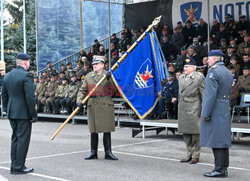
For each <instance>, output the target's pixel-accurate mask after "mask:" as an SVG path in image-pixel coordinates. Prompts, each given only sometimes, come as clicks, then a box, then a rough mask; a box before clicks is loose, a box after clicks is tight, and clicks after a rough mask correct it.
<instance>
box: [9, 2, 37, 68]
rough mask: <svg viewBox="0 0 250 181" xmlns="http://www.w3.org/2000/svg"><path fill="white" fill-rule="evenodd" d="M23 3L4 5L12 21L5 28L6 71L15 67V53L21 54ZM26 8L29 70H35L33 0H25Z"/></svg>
mask: <svg viewBox="0 0 250 181" xmlns="http://www.w3.org/2000/svg"><path fill="white" fill-rule="evenodd" d="M22 7H23V1H20V0H14V1H13V4H6V5H5V8H7V9H8V11H9V13H10V15H11V17H12V20H11V22H10V24H9V25H8V26H6V28H5V50H7V51H6V52H5V62H6V71H10V70H11V69H13V68H14V67H15V57H16V55H17V53H19V52H23V51H24V50H23V8H22ZM25 8H26V12H25V13H26V14H25V15H26V48H27V50H26V51H27V54H29V55H30V56H31V68H36V61H35V58H36V24H35V0H25Z"/></svg>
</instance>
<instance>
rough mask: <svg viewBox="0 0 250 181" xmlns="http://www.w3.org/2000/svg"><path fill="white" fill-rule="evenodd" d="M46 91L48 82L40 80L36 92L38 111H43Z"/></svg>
mask: <svg viewBox="0 0 250 181" xmlns="http://www.w3.org/2000/svg"><path fill="white" fill-rule="evenodd" d="M45 92H46V83H45V81H44V82H39V83H38V84H37V85H36V92H35V95H36V97H37V107H38V108H37V111H38V112H42V103H41V101H42V99H44V98H45Z"/></svg>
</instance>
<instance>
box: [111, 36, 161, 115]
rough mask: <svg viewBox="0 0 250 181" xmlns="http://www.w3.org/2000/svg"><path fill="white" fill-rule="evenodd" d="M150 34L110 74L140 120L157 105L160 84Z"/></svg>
mask: <svg viewBox="0 0 250 181" xmlns="http://www.w3.org/2000/svg"><path fill="white" fill-rule="evenodd" d="M152 42H153V41H151V37H150V34H147V35H146V37H145V38H144V39H143V40H142V41H141V42H140V43H139V45H137V47H136V48H135V49H134V50H133V51H132V52H131V53H129V55H128V56H127V58H126V59H125V60H124V61H123V62H122V63H121V64H120V65H119V67H118V68H117V70H115V71H114V72H112V78H113V80H114V82H115V84H116V86H117V87H119V91H120V93H121V95H122V96H123V98H124V99H125V100H126V101H127V103H128V104H129V105H130V107H131V108H132V109H133V110H134V111H135V113H136V114H137V116H138V117H139V118H140V119H143V118H145V117H146V116H147V115H148V114H149V113H150V112H151V111H152V110H153V109H154V107H155V105H156V104H157V102H158V100H159V98H160V94H161V84H160V79H159V71H158V66H157V61H156V60H155V53H154V50H153V47H152V44H151V43H152Z"/></svg>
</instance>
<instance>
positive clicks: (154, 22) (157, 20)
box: [152, 15, 162, 26]
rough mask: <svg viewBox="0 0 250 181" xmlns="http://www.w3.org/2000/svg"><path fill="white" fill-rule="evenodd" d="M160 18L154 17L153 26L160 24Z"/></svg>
mask: <svg viewBox="0 0 250 181" xmlns="http://www.w3.org/2000/svg"><path fill="white" fill-rule="evenodd" d="M161 17H162V15H161V16H159V17H156V18H155V19H154V21H153V23H152V24H153V25H154V26H155V25H157V24H158V23H160V21H161Z"/></svg>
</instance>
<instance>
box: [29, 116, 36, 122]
mask: <svg viewBox="0 0 250 181" xmlns="http://www.w3.org/2000/svg"><path fill="white" fill-rule="evenodd" d="M37 120H38V118H37V117H32V119H31V120H30V122H31V123H35V122H36V121H37Z"/></svg>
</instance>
